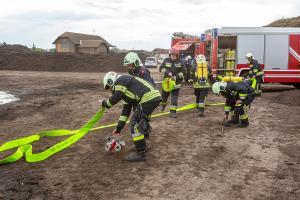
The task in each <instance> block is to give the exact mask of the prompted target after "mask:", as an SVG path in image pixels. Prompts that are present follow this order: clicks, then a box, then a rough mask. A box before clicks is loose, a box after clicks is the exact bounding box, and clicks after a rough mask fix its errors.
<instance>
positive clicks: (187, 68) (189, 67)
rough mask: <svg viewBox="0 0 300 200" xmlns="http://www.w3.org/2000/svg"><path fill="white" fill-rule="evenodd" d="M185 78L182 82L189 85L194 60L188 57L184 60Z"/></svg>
mask: <svg viewBox="0 0 300 200" xmlns="http://www.w3.org/2000/svg"><path fill="white" fill-rule="evenodd" d="M184 61H185V72H186V73H185V77H184V81H185V82H186V83H191V82H192V67H193V65H194V59H192V57H191V56H190V55H188V56H186V57H185V59H184Z"/></svg>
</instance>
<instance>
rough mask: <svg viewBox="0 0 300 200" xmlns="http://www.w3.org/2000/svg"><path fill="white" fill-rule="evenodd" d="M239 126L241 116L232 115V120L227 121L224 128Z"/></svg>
mask: <svg viewBox="0 0 300 200" xmlns="http://www.w3.org/2000/svg"><path fill="white" fill-rule="evenodd" d="M237 124H239V116H238V115H232V116H231V119H230V120H229V121H226V122H225V124H224V126H231V125H237Z"/></svg>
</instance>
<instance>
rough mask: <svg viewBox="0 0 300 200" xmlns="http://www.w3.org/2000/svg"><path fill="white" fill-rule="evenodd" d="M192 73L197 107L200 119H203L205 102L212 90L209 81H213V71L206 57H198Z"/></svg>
mask: <svg viewBox="0 0 300 200" xmlns="http://www.w3.org/2000/svg"><path fill="white" fill-rule="evenodd" d="M192 72H193V88H194V95H195V96H196V107H197V110H198V111H199V117H202V116H203V115H204V109H205V102H206V98H207V95H208V92H209V88H210V83H209V80H211V79H212V73H211V69H210V67H208V66H207V62H206V58H205V56H204V55H198V56H197V57H196V63H195V65H194V66H193V67H192Z"/></svg>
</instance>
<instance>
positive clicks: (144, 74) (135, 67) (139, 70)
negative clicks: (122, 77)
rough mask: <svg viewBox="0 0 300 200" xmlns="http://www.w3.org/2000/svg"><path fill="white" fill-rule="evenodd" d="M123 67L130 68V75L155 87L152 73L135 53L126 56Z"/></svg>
mask: <svg viewBox="0 0 300 200" xmlns="http://www.w3.org/2000/svg"><path fill="white" fill-rule="evenodd" d="M123 66H124V67H128V73H129V74H130V75H132V76H136V77H139V78H142V79H144V80H146V81H148V82H150V83H152V84H153V85H155V83H154V80H153V78H152V76H151V74H150V71H149V70H148V69H147V68H146V67H144V66H143V64H142V61H141V59H140V58H139V56H138V55H137V54H136V53H135V52H129V53H128V54H126V56H125V57H124V61H123Z"/></svg>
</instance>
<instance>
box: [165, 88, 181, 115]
mask: <svg viewBox="0 0 300 200" xmlns="http://www.w3.org/2000/svg"><path fill="white" fill-rule="evenodd" d="M179 90H180V89H175V90H173V91H171V92H166V91H164V90H162V94H161V97H162V102H161V105H162V106H166V105H167V101H168V98H169V96H170V94H171V105H170V112H176V109H177V105H178V96H179Z"/></svg>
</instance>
